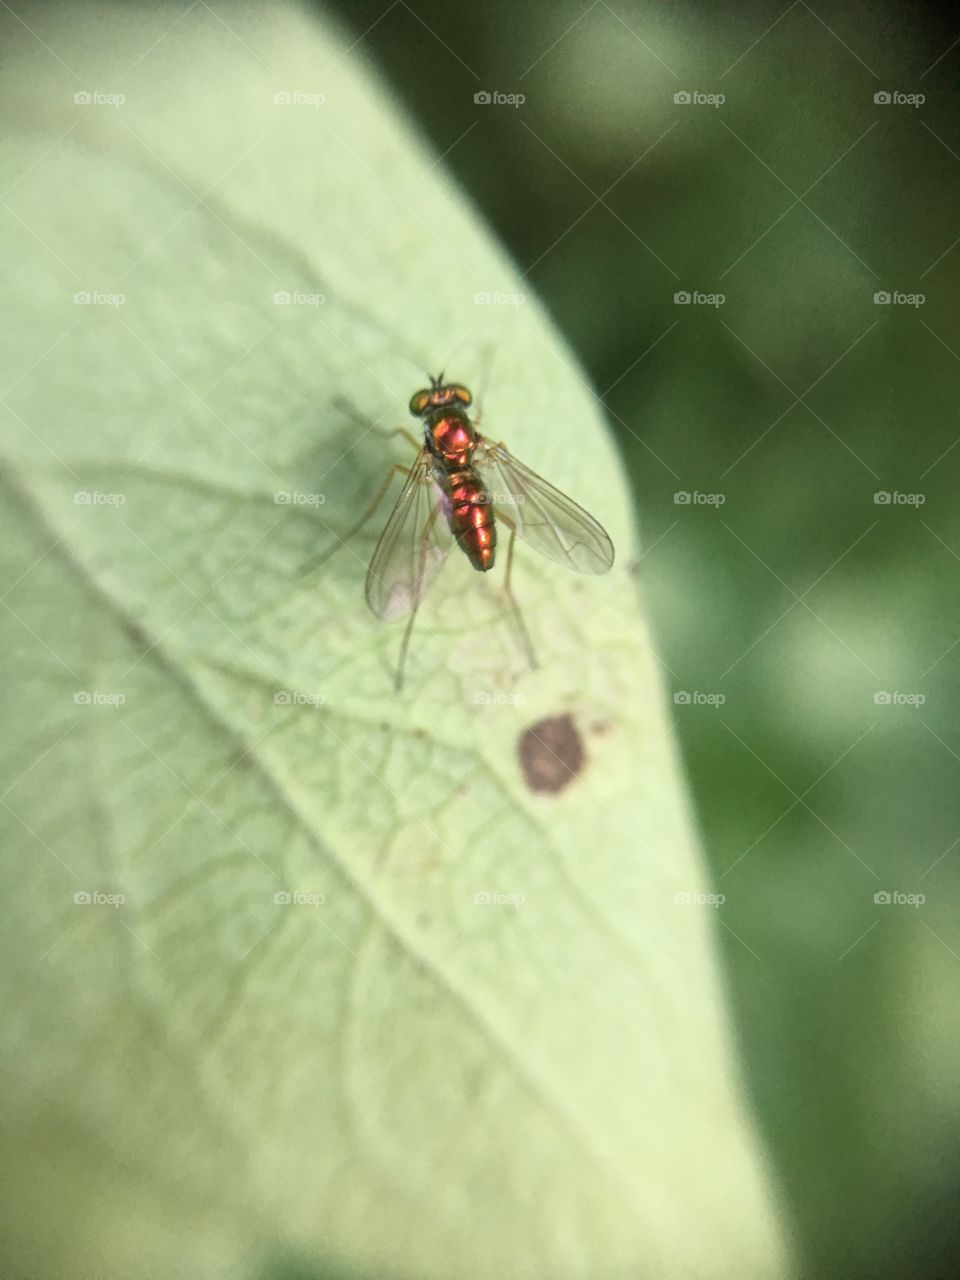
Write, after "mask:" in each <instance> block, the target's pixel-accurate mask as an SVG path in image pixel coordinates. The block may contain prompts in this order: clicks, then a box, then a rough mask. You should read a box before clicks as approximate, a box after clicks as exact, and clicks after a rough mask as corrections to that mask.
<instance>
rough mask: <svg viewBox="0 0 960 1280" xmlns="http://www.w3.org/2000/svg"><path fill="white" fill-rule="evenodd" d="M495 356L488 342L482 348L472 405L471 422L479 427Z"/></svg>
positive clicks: (494, 349)
mask: <svg viewBox="0 0 960 1280" xmlns="http://www.w3.org/2000/svg"><path fill="white" fill-rule="evenodd" d="M495 355H496V347H495V346H494V345H493V343H492V342H488V343H486V344H485V345H484V348H483V357H482V361H481V365H480V382H479V385H478V386H477V397H476V400H475V401H474V403H475V404H476V406H477V407H476V410H475V412H474V415H473V421H474V423H475V424H477V425H479V423H480V421H481V419H482V418H483V402H484V399H485V397H486V394H487V388H488V387H489V386H490V372H491V370H492V369H493V357H494V356H495Z"/></svg>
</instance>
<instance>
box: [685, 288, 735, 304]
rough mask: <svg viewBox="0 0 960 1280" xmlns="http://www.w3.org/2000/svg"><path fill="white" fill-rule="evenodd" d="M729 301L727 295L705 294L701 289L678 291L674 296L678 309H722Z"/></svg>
mask: <svg viewBox="0 0 960 1280" xmlns="http://www.w3.org/2000/svg"><path fill="white" fill-rule="evenodd" d="M726 300H727V295H726V294H725V293H704V292H702V290H700V289H694V290H693V291H692V292H691V291H690V290H689V289H678V290H677V292H676V293H675V294H674V295H673V302H674V306H677V307H722V306H723V304H724V303H725V302H726Z"/></svg>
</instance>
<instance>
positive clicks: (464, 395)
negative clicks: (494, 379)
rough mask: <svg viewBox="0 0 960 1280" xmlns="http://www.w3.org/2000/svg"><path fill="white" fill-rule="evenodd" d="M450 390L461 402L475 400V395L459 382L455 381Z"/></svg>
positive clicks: (465, 402) (466, 402)
mask: <svg viewBox="0 0 960 1280" xmlns="http://www.w3.org/2000/svg"><path fill="white" fill-rule="evenodd" d="M450 391H451V393H452V395H453V397H454V398H455V399H456V400H459V401H460V403H461V404H470V403H472V401H473V396H472V395H471V394H470V392H469V391H468V390H467V388H466V387H461V386H460V385H459V383H455V384H454V385H453V386H451V387H450Z"/></svg>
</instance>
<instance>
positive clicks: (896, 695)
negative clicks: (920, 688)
mask: <svg viewBox="0 0 960 1280" xmlns="http://www.w3.org/2000/svg"><path fill="white" fill-rule="evenodd" d="M926 701H927V695H926V694H925V693H900V692H899V691H898V690H894V691H893V692H891V691H889V690H887V689H880V690H878V692H877V693H875V694H874V695H873V705H874V706H875V707H922V706H924V705H925V704H926Z"/></svg>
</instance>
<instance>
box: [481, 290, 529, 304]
mask: <svg viewBox="0 0 960 1280" xmlns="http://www.w3.org/2000/svg"><path fill="white" fill-rule="evenodd" d="M526 300H527V295H526V294H525V293H498V292H496V291H495V290H494V291H493V292H491V291H489V290H486V289H481V290H480V291H479V292H478V293H475V294H474V295H473V301H474V305H475V306H478V307H522V306H523V304H524V303H525V302H526Z"/></svg>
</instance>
